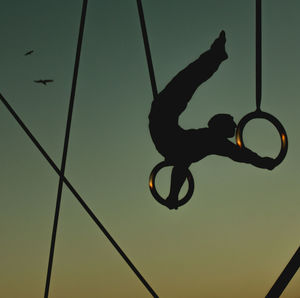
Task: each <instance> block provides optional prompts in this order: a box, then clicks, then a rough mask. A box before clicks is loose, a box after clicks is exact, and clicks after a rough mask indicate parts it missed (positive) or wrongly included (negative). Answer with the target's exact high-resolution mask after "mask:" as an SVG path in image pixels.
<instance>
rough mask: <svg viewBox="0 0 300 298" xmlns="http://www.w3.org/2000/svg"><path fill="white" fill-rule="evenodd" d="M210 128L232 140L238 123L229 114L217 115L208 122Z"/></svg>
mask: <svg viewBox="0 0 300 298" xmlns="http://www.w3.org/2000/svg"><path fill="white" fill-rule="evenodd" d="M208 127H209V128H210V129H212V130H214V131H215V133H217V134H218V135H220V136H222V137H225V138H231V137H233V136H234V133H235V128H236V123H235V122H234V121H233V117H232V116H231V115H229V114H217V115H214V116H213V117H212V118H211V119H210V120H209V121H208Z"/></svg>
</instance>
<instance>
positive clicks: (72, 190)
mask: <svg viewBox="0 0 300 298" xmlns="http://www.w3.org/2000/svg"><path fill="white" fill-rule="evenodd" d="M0 100H1V102H2V103H3V104H4V106H5V107H6V108H7V110H8V111H9V112H10V113H11V115H12V116H13V118H14V119H15V120H16V121H17V123H18V124H19V125H20V126H21V128H22V129H23V130H24V132H25V133H26V134H27V136H28V137H29V138H30V140H31V141H32V142H33V144H34V145H35V146H36V147H37V149H38V150H39V151H40V153H41V154H42V155H43V156H44V158H45V159H46V160H47V161H48V163H49V164H50V166H51V167H52V168H53V169H54V171H55V172H56V173H57V174H58V175H59V176H60V175H61V172H60V170H59V168H58V166H57V165H56V164H55V162H54V161H53V159H52V158H51V157H50V156H49V155H48V153H47V152H46V151H45V149H44V148H43V147H42V145H41V144H40V143H39V142H38V140H37V139H36V138H35V137H34V136H33V134H32V133H31V132H30V130H29V129H28V128H27V126H26V125H25V123H24V122H23V121H22V120H21V118H20V117H19V116H18V114H17V113H16V112H15V111H14V109H13V108H12V107H11V105H10V104H9V103H8V102H7V100H6V99H5V98H4V97H3V95H2V94H1V93H0ZM63 180H64V183H65V184H66V186H67V187H68V188H69V190H70V191H71V193H72V194H73V195H74V196H75V198H76V199H77V201H78V202H79V204H80V205H81V206H82V207H83V209H84V210H85V211H86V212H87V214H88V215H89V216H90V217H91V219H92V220H93V221H94V223H95V224H96V225H97V226H98V227H99V228H100V230H101V231H102V232H103V234H104V235H105V236H106V238H107V239H108V240H109V241H110V243H111V244H112V245H113V246H114V248H115V249H116V250H117V251H118V253H119V254H120V255H121V257H122V258H123V259H124V261H125V262H126V263H127V265H128V266H129V267H130V268H131V269H132V271H133V272H134V273H135V274H136V276H137V277H138V278H139V280H140V281H141V282H142V283H143V285H144V286H145V287H146V288H147V290H148V291H149V292H150V293H151V295H152V296H153V297H155V298H156V297H158V295H157V294H156V293H155V292H154V290H153V289H152V288H151V286H150V285H149V284H148V282H147V281H146V280H145V279H144V277H143V276H142V275H141V273H140V272H139V271H138V270H137V268H136V267H135V266H134V265H133V263H132V262H131V261H130V259H129V258H128V257H127V255H126V254H125V252H124V251H123V250H122V249H121V247H120V246H119V245H118V243H117V242H116V241H115V240H114V238H113V237H112V236H111V234H110V233H109V232H108V231H107V229H106V228H105V227H104V225H103V224H102V223H101V222H100V220H99V219H98V218H97V216H96V215H95V214H94V212H93V211H92V210H91V209H90V208H89V206H88V205H87V204H86V203H85V201H84V200H83V198H82V197H81V196H80V195H79V193H78V192H77V191H76V189H75V188H74V187H73V186H72V184H71V182H70V181H69V180H68V179H67V178H66V177H65V176H63Z"/></svg>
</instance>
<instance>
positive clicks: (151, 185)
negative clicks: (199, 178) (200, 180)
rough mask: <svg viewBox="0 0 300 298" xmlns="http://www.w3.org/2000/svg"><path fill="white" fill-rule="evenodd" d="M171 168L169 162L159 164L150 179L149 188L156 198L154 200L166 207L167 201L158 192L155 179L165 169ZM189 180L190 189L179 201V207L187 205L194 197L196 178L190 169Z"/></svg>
mask: <svg viewBox="0 0 300 298" xmlns="http://www.w3.org/2000/svg"><path fill="white" fill-rule="evenodd" d="M169 166H172V164H170V163H168V162H167V161H162V162H160V163H158V164H157V165H156V166H155V167H154V168H153V170H152V172H151V174H150V177H149V188H150V191H151V193H152V196H153V197H154V199H155V200H156V201H157V202H158V203H160V204H162V205H165V206H166V203H165V199H163V198H162V197H161V196H160V195H159V193H158V192H157V190H156V187H155V178H156V175H157V173H158V172H159V171H160V170H161V169H162V168H164V167H169ZM187 179H188V183H189V188H188V191H187V193H186V195H185V196H184V197H183V198H182V199H180V200H179V201H178V207H180V206H182V205H184V204H186V203H187V202H188V201H189V200H190V199H191V197H192V195H193V192H194V178H193V175H192V173H191V172H190V170H189V169H188V175H187Z"/></svg>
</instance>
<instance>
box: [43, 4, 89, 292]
mask: <svg viewBox="0 0 300 298" xmlns="http://www.w3.org/2000/svg"><path fill="white" fill-rule="evenodd" d="M87 3H88V0H83V3H82V12H81V20H80V26H79V34H78V42H77V49H76V57H75V65H74V73H73V80H72V88H71V95H70V102H69V111H68V118H67V125H66V131H65V140H64V149H63V155H62V160H61V168H60V176H59V183H58V189H57V198H56V207H55V214H54V222H53V228H52V236H51V245H50V253H49V261H48V269H47V277H46V285H45V295H44V297H45V298H48V295H49V287H50V281H51V271H52V265H53V257H54V250H55V240H56V233H57V226H58V218H59V211H60V204H61V196H62V189H63V177H64V175H65V169H66V161H67V153H68V145H69V138H70V131H71V122H72V114H73V107H74V100H75V92H76V84H77V77H78V68H79V61H80V53H81V45H82V38H83V31H84V24H85V17H86V9H87Z"/></svg>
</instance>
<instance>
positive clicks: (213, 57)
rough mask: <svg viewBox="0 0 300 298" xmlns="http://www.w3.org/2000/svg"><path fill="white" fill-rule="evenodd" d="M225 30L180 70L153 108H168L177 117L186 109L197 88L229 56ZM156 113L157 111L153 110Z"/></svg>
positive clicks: (161, 93)
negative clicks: (206, 49)
mask: <svg viewBox="0 0 300 298" xmlns="http://www.w3.org/2000/svg"><path fill="white" fill-rule="evenodd" d="M225 42H226V37H225V32H224V31H222V32H221V33H220V35H219V37H218V38H217V39H216V40H215V41H214V42H213V44H212V45H211V48H210V49H209V50H208V51H206V52H204V53H203V54H201V56H200V57H199V58H198V59H197V60H195V61H194V62H192V63H191V64H189V65H188V66H187V67H186V68H184V69H183V70H182V71H180V72H179V73H178V74H177V75H176V76H175V77H174V78H173V79H172V80H171V81H170V82H169V83H168V84H167V86H166V87H165V88H164V89H163V90H162V91H161V92H160V94H159V96H158V98H157V102H156V104H153V106H152V108H153V109H155V108H156V106H157V107H158V108H168V113H169V114H174V115H176V116H177V117H178V116H179V115H180V114H181V113H182V112H183V111H184V109H185V108H186V105H187V103H188V102H189V100H190V99H191V98H192V96H193V94H194V92H195V91H196V89H197V88H198V87H199V86H200V85H201V84H202V83H204V82H205V81H207V80H208V79H209V78H210V77H211V76H212V75H213V74H214V73H215V72H216V71H217V69H218V68H219V66H220V64H221V63H222V61H224V60H226V59H227V58H228V56H227V54H226V51H225ZM153 112H154V113H155V111H153ZM150 116H151V113H150Z"/></svg>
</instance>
